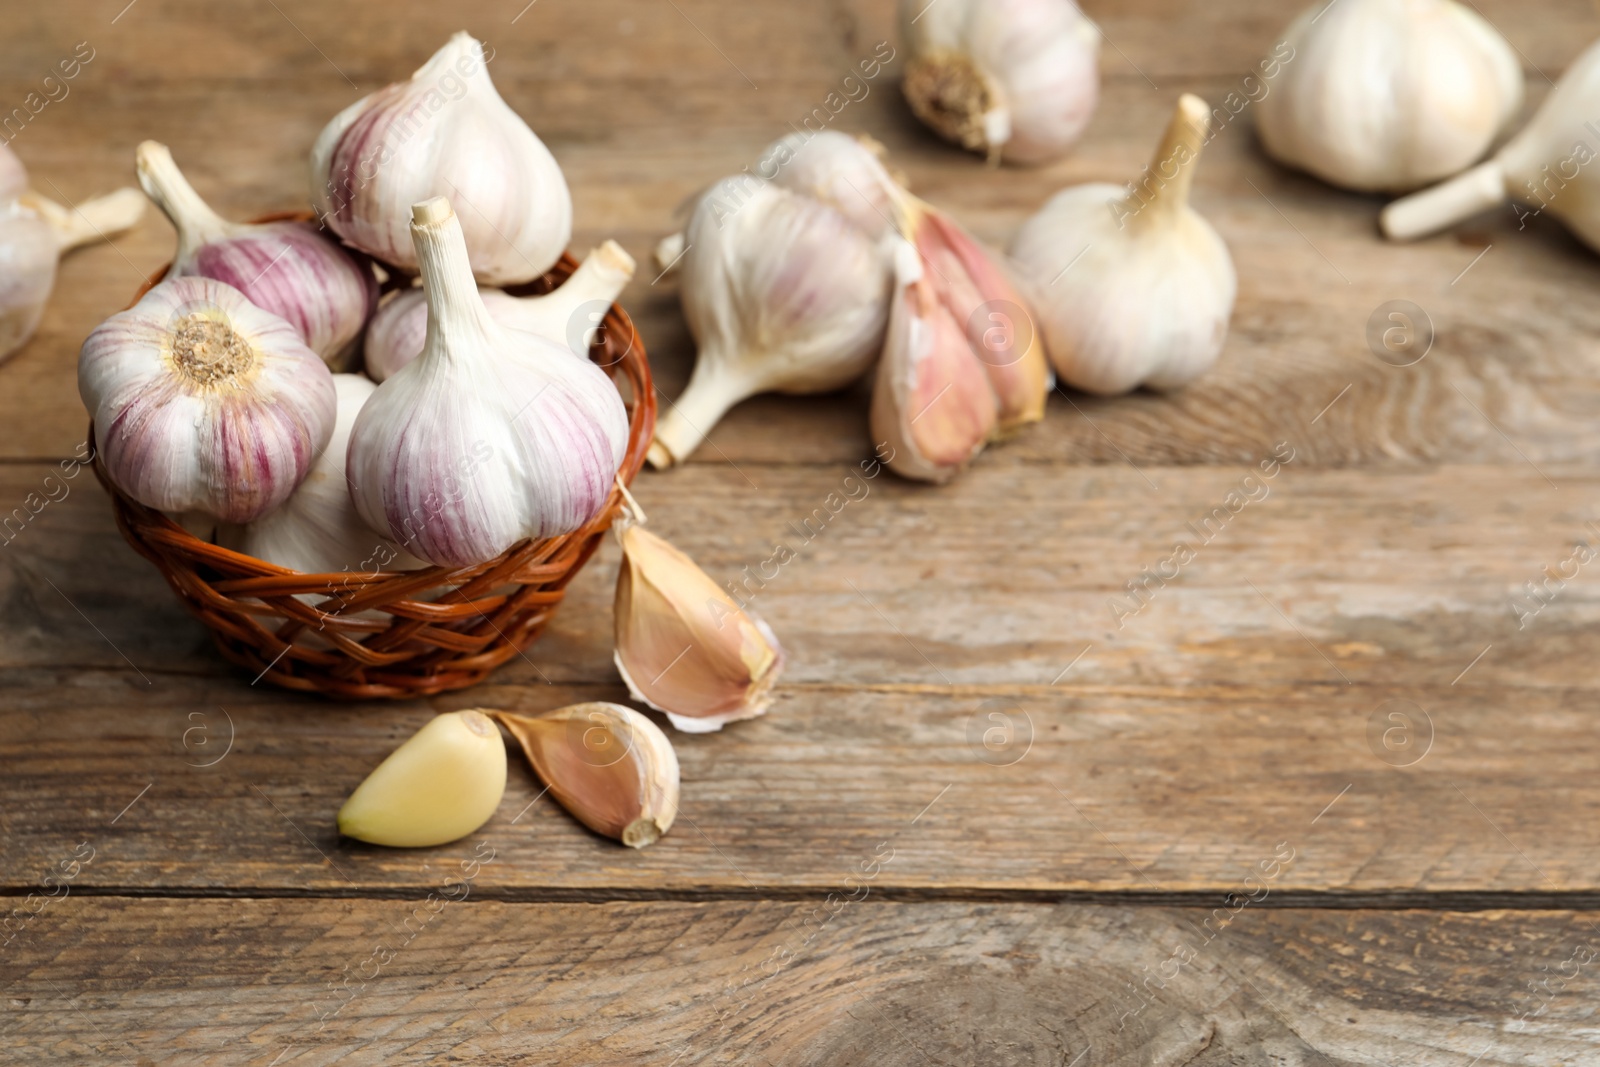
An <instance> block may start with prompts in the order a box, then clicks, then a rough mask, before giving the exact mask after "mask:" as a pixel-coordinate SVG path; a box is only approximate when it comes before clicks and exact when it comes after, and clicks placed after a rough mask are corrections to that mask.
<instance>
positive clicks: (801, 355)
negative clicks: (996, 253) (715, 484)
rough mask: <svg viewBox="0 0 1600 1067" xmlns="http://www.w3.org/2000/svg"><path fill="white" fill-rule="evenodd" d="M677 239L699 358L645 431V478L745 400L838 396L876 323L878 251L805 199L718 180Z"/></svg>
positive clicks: (881, 302) (863, 361)
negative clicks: (651, 432)
mask: <svg viewBox="0 0 1600 1067" xmlns="http://www.w3.org/2000/svg"><path fill="white" fill-rule="evenodd" d="M685 237H686V241H687V245H686V249H685V252H684V255H683V262H682V266H681V270H682V274H683V278H682V292H681V299H682V301H683V313H684V318H686V319H687V320H688V323H689V329H690V332H692V333H693V334H694V336H695V339H696V341H697V342H698V343H699V356H698V358H697V359H696V360H695V366H694V373H693V374H692V375H691V377H690V379H689V386H688V388H687V389H685V390H684V393H683V395H682V396H680V397H679V398H678V399H677V401H676V403H674V404H672V405H671V407H670V408H669V410H668V411H667V413H666V415H665V416H663V417H662V419H661V421H660V422H658V423H657V424H656V435H655V441H654V442H653V443H652V444H651V446H650V452H649V460H650V462H651V464H652V465H654V466H656V467H669V466H671V465H672V464H673V463H676V462H682V461H683V460H685V459H687V458H688V457H689V455H690V453H692V452H693V451H694V450H695V448H696V447H698V446H699V444H700V442H701V441H703V440H705V436H706V434H707V433H709V432H710V430H711V428H712V427H713V426H715V425H716V423H717V420H718V419H720V418H722V416H723V415H724V414H725V413H726V412H727V411H728V409H729V408H731V407H733V405H735V404H737V403H738V402H739V401H741V400H744V399H745V398H747V397H751V396H754V395H756V394H757V393H763V392H780V393H825V392H828V391H830V390H833V389H839V388H842V387H844V386H846V385H848V384H849V383H850V382H851V381H853V380H855V379H856V378H858V377H860V376H861V374H862V373H863V372H864V371H865V370H866V369H867V368H868V367H869V366H871V365H872V360H873V359H874V357H876V356H877V354H878V350H879V348H880V347H881V346H882V344H883V331H884V326H885V324H886V320H887V314H886V312H887V302H886V297H887V294H888V289H889V284H890V279H889V274H888V271H887V269H886V266H887V265H886V264H885V262H884V257H883V254H882V252H881V250H880V249H879V248H878V246H877V245H876V244H875V243H874V242H873V241H872V240H871V239H870V238H869V237H868V236H867V235H866V234H864V233H862V232H861V231H860V230H859V229H857V228H856V226H854V225H853V224H852V223H851V222H850V221H849V220H848V219H847V218H845V217H844V216H843V215H841V214H840V213H839V212H838V211H836V210H835V209H833V208H831V207H829V206H827V205H825V204H822V203H820V202H818V201H816V200H813V199H812V198H810V197H808V196H801V195H798V194H796V193H792V192H790V191H788V190H787V189H781V188H779V187H777V186H775V185H773V184H771V183H770V182H765V181H762V180H760V179H759V178H752V177H750V176H748V175H743V176H740V177H736V178H725V179H723V180H722V181H720V182H718V183H717V184H716V185H714V186H712V188H711V190H710V191H709V192H708V193H707V194H706V195H705V196H704V197H703V198H702V199H701V200H700V202H699V204H697V205H696V207H695V210H694V215H693V217H692V218H691V219H690V220H689V227H688V230H687V231H686V234H685Z"/></svg>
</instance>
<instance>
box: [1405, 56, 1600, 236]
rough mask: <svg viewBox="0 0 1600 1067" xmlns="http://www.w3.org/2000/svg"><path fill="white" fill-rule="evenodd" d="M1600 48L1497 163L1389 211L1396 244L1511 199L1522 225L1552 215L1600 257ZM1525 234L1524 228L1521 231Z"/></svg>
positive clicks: (1571, 71) (1566, 77)
mask: <svg viewBox="0 0 1600 1067" xmlns="http://www.w3.org/2000/svg"><path fill="white" fill-rule="evenodd" d="M1597 115H1600V42H1596V43H1595V44H1592V45H1590V46H1589V47H1588V48H1586V49H1584V51H1583V53H1582V54H1581V55H1579V56H1578V58H1577V59H1574V60H1573V61H1572V65H1571V66H1570V67H1568V68H1567V72H1566V73H1565V74H1563V75H1562V76H1561V81H1560V82H1559V83H1557V85H1556V87H1555V89H1554V90H1552V91H1551V93H1550V95H1549V96H1547V97H1545V100H1544V103H1543V104H1541V105H1540V106H1539V110H1538V111H1537V112H1535V114H1534V116H1533V118H1532V119H1531V120H1530V121H1529V122H1528V125H1527V126H1525V127H1523V128H1522V129H1521V130H1520V131H1518V132H1517V134H1516V136H1514V137H1512V138H1511V140H1509V141H1507V142H1506V143H1505V144H1504V145H1502V146H1501V148H1500V150H1499V151H1498V152H1496V153H1495V154H1494V157H1493V158H1492V159H1490V160H1489V161H1487V162H1485V163H1480V164H1478V165H1477V166H1476V167H1473V168H1472V169H1471V170H1469V171H1466V172H1465V173H1463V174H1458V175H1456V176H1455V177H1454V178H1451V179H1450V180H1449V181H1446V182H1441V183H1440V184H1439V185H1436V186H1434V187H1433V188H1431V189H1425V190H1423V191H1422V192H1420V193H1413V194H1411V195H1410V196H1408V197H1405V198H1403V199H1400V200H1396V201H1395V202H1394V203H1392V204H1390V205H1389V206H1388V207H1386V208H1384V209H1383V214H1382V215H1380V216H1379V225H1380V226H1381V227H1382V229H1383V232H1384V234H1385V235H1386V236H1388V237H1390V238H1391V239H1393V240H1396V241H1407V240H1411V239H1412V238H1415V237H1423V236H1426V235H1427V234H1430V233H1434V232H1436V231H1438V230H1442V229H1444V228H1445V227H1447V226H1452V225H1454V224H1455V223H1457V222H1460V221H1461V220H1463V219H1466V218H1470V217H1471V216H1473V215H1476V214H1477V213H1478V212H1480V211H1487V210H1488V209H1489V208H1492V207H1497V206H1498V205H1500V204H1501V203H1503V202H1504V201H1505V199H1506V198H1507V197H1508V196H1509V197H1511V198H1513V199H1515V200H1518V201H1520V202H1521V203H1523V204H1525V205H1527V207H1528V208H1529V209H1530V210H1528V211H1521V212H1518V217H1519V219H1520V220H1521V225H1522V226H1526V225H1527V223H1528V220H1529V219H1530V218H1532V217H1534V216H1536V215H1539V214H1541V213H1543V212H1544V211H1546V210H1548V211H1549V212H1550V213H1551V214H1553V215H1554V216H1555V217H1556V218H1558V219H1560V220H1561V221H1562V222H1564V223H1565V224H1566V225H1567V227H1568V228H1569V229H1571V230H1572V232H1573V233H1575V234H1577V235H1578V237H1579V239H1580V240H1582V241H1583V242H1584V243H1585V244H1587V245H1588V246H1589V247H1590V248H1593V249H1595V250H1597V251H1600V177H1597V175H1596V168H1595V167H1593V166H1591V165H1590V164H1591V163H1593V161H1594V160H1595V158H1596V157H1597V156H1600V133H1597V132H1596V131H1597V130H1600V124H1597V121H1596V116H1597ZM1518 228H1519V229H1520V228H1521V226H1519V227H1518Z"/></svg>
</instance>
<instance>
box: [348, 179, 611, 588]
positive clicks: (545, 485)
mask: <svg viewBox="0 0 1600 1067" xmlns="http://www.w3.org/2000/svg"><path fill="white" fill-rule="evenodd" d="M412 212H413V216H414V218H413V222H412V226H411V230H412V236H413V238H414V240H415V242H416V258H417V260H418V262H419V264H420V266H421V268H422V284H423V291H424V293H425V294H426V296H427V301H428V336H427V340H426V342H425V343H424V345H423V349H422V355H421V356H419V357H418V358H417V359H416V360H415V361H414V362H412V363H409V364H407V365H406V366H404V367H401V368H400V370H398V371H397V372H395V374H394V376H393V377H391V378H389V379H388V380H387V381H385V382H384V383H383V384H382V385H381V386H379V387H378V391H377V392H376V393H374V394H373V395H372V398H371V399H369V400H368V401H367V403H366V405H365V406H364V407H363V408H362V409H361V414H360V415H358V416H357V417H356V424H355V428H354V429H353V430H352V431H351V434H350V448H349V456H348V461H347V464H346V468H345V470H346V476H347V478H348V480H349V484H350V494H351V496H352V498H353V499H354V500H355V504H356V510H357V511H358V512H359V514H360V515H361V517H362V518H363V519H364V520H365V521H366V523H367V524H368V525H369V526H371V527H372V528H373V529H374V530H378V531H380V532H387V533H388V535H389V537H390V538H391V539H392V540H394V541H395V542H396V543H398V544H400V545H402V546H403V547H405V548H406V549H407V550H409V551H410V552H411V553H412V554H414V555H416V556H419V557H421V558H422V559H425V560H427V561H428V562H430V563H435V564H439V565H441V566H449V567H468V566H472V565H474V564H478V563H483V562H485V561H486V560H490V559H493V558H494V557H495V556H497V555H499V554H500V553H502V552H504V551H505V550H506V549H508V548H510V547H511V546H512V545H514V544H516V543H517V542H518V541H521V540H523V539H524V538H530V537H531V538H542V537H554V536H556V535H558V534H564V533H570V532H571V531H573V530H576V529H578V528H580V527H581V526H583V525H584V524H585V523H587V522H589V521H590V520H591V519H593V518H594V517H595V516H596V515H598V514H599V513H600V511H601V510H602V509H603V508H604V507H605V504H606V500H607V498H608V497H609V495H610V492H611V486H612V482H613V481H614V479H615V477H616V473H617V469H618V468H619V467H620V466H621V464H622V457H623V453H624V452H625V451H626V449H627V444H628V413H627V409H626V408H625V407H624V406H623V403H622V398H621V396H620V395H619V394H618V392H617V390H616V387H615V386H614V385H612V384H611V381H610V379H609V378H607V377H606V375H605V372H604V371H602V370H601V369H600V368H599V367H597V366H595V365H594V364H593V363H591V362H589V361H588V360H587V359H582V358H579V357H578V356H575V355H573V354H572V352H571V351H570V350H568V349H567V347H566V346H565V345H560V344H557V343H555V342H553V341H549V340H546V339H545V338H542V337H538V336H535V335H533V334H527V333H521V332H514V331H511V330H507V329H505V328H504V327H502V326H500V325H499V324H498V323H496V322H495V321H494V319H493V318H492V317H491V316H490V315H489V312H488V311H487V310H486V309H485V308H484V306H483V299H482V298H481V297H480V296H479V295H478V289H477V286H476V285H474V284H473V280H472V267H471V264H470V263H469V262H468V259H467V245H466V240H465V238H464V237H463V236H462V232H461V224H460V223H459V222H458V221H457V219H456V216H455V213H454V212H453V211H452V210H451V207H450V203H449V201H447V200H446V199H445V198H443V197H435V198H433V199H431V200H426V201H424V202H422V203H420V204H417V205H415V206H414V207H413V209H412Z"/></svg>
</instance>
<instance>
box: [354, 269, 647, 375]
mask: <svg viewBox="0 0 1600 1067" xmlns="http://www.w3.org/2000/svg"><path fill="white" fill-rule="evenodd" d="M633 270H634V262H633V257H632V256H630V255H628V253H627V252H626V251H625V250H624V249H623V247H622V246H621V245H619V244H617V243H616V242H615V241H607V242H605V243H604V244H602V245H601V246H600V247H599V248H596V249H595V250H594V251H592V252H590V253H589V256H588V258H587V259H585V260H584V261H583V263H582V264H580V265H579V267H578V269H577V270H576V271H574V272H573V274H572V277H570V278H568V279H567V280H566V281H565V282H562V283H561V285H560V286H559V287H557V288H556V289H555V290H553V291H552V292H549V293H546V294H544V295H542V296H512V295H510V294H509V293H504V292H501V291H500V290H499V289H490V288H486V287H483V286H480V287H479V288H478V295H479V296H480V297H482V298H483V306H484V307H485V308H487V309H488V311H489V316H490V318H492V319H494V320H495V321H496V322H498V323H499V324H500V325H501V326H504V327H506V328H507V329H511V330H521V331H523V332H525V333H531V334H537V335H538V336H540V337H544V338H546V339H548V340H551V341H559V342H561V343H562V344H565V345H566V346H567V347H568V348H570V349H571V350H572V352H573V354H574V355H577V356H580V357H582V358H584V359H587V358H588V356H589V342H590V341H591V340H592V338H593V336H594V333H595V331H596V330H597V329H598V328H599V326H600V322H601V320H602V319H604V318H605V315H606V312H607V311H608V310H609V309H610V307H611V305H612V304H613V303H615V302H616V299H617V297H618V296H620V295H621V294H622V290H623V288H624V287H626V286H627V284H628V282H629V280H630V279H631V278H632V277H633ZM427 332H428V303H427V299H426V298H425V296H424V295H423V292H422V290H421V289H407V290H405V291H404V292H400V293H397V294H395V296H393V297H392V298H390V299H389V300H387V301H385V302H384V304H383V306H382V307H380V308H379V309H378V313H377V314H376V315H375V316H373V319H372V324H371V325H370V326H369V327H368V328H367V342H366V368H367V375H368V376H369V377H370V378H372V380H373V381H376V382H381V381H383V380H384V379H386V378H388V377H389V376H390V375H392V374H393V373H394V372H395V371H397V370H399V369H400V368H401V367H403V366H405V365H406V364H407V363H410V362H411V361H412V360H414V359H416V358H417V356H419V355H420V354H421V353H422V342H423V338H424V337H426V336H427Z"/></svg>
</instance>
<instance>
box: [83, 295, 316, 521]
mask: <svg viewBox="0 0 1600 1067" xmlns="http://www.w3.org/2000/svg"><path fill="white" fill-rule="evenodd" d="M78 393H79V395H80V396H82V397H83V404H84V407H86V408H88V409H89V413H90V415H91V416H92V417H93V418H94V431H95V443H96V447H97V449H98V451H99V455H100V459H101V462H102V463H104V464H105V469H106V473H107V474H109V475H110V476H111V480H112V481H114V482H115V483H116V484H117V485H118V486H120V487H121V489H122V491H123V492H125V493H127V494H128V495H129V496H131V497H133V498H134V499H135V500H137V501H138V502H139V503H141V504H144V505H146V506H147V507H152V508H159V509H160V510H162V511H166V512H192V511H198V512H202V513H204V514H206V515H210V516H213V517H215V518H218V519H222V520H223V521H225V522H234V523H243V522H251V521H253V520H255V519H258V518H260V517H261V516H262V515H265V514H266V513H267V512H269V511H271V510H272V509H274V508H276V507H277V506H278V505H280V504H282V503H283V502H284V501H285V500H287V499H288V498H289V494H290V493H292V492H294V489H295V486H297V485H299V484H300V482H301V480H302V479H303V478H305V476H306V473H307V472H308V471H310V469H311V465H312V463H313V462H314V461H315V459H316V456H317V454H318V453H319V452H321V451H322V450H323V449H324V448H326V447H327V444H328V439H329V437H330V436H331V435H332V434H333V424H334V417H335V410H336V399H335V392H334V386H333V375H332V374H331V373H329V371H328V368H327V365H326V364H324V363H323V362H322V360H321V358H319V357H318V356H317V354H316V353H315V352H313V351H311V349H309V348H307V347H306V346H305V343H304V342H303V341H301V340H300V335H299V334H298V333H297V332H296V331H295V329H294V327H292V326H290V325H289V324H288V323H287V322H285V321H283V320H282V319H280V318H278V316H276V315H274V314H272V313H271V312H269V311H263V310H261V309H260V308H258V307H256V306H255V305H254V304H252V303H250V302H249V301H248V300H246V299H245V297H244V294H242V293H240V292H239V290H237V289H235V288H233V287H232V286H231V285H227V284H225V283H223V282H219V281H216V280H215V279H212V278H194V277H190V278H169V279H167V280H166V281H164V282H161V283H160V284H159V285H157V286H156V287H155V288H153V289H151V290H150V291H149V292H148V293H146V294H145V295H144V296H143V297H141V298H140V300H139V302H138V303H137V304H135V305H134V306H133V307H131V308H129V309H128V310H127V311H123V312H119V313H118V314H116V315H113V316H111V317H110V318H109V319H107V320H106V321H105V322H103V323H101V324H100V325H99V326H97V327H95V329H94V331H93V332H92V333H90V334H89V338H88V340H86V341H84V343H83V349H82V351H81V352H80V353H79V356H78Z"/></svg>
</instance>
